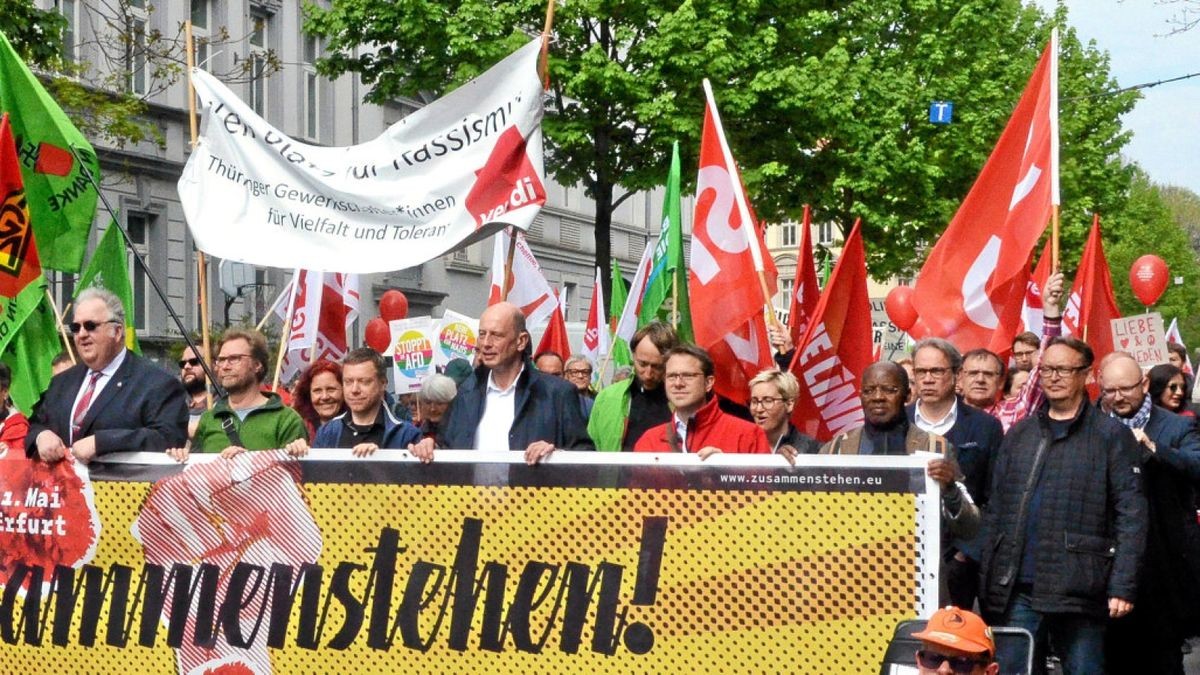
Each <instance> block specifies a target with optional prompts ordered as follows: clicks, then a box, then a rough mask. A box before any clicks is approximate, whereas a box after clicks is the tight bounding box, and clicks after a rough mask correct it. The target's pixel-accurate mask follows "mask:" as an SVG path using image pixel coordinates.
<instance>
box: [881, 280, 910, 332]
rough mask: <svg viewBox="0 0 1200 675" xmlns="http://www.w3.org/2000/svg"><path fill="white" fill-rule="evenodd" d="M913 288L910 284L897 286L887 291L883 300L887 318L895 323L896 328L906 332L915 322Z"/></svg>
mask: <svg viewBox="0 0 1200 675" xmlns="http://www.w3.org/2000/svg"><path fill="white" fill-rule="evenodd" d="M912 294H913V289H912V288H911V287H910V286H897V287H895V288H893V289H892V290H890V291H888V294H887V298H885V299H884V301H883V308H884V309H885V310H887V315H888V318H889V319H891V320H892V323H894V324H896V328H899V329H900V330H902V331H904V332H906V333H907V332H908V329H909V328H912V326H913V324H914V323H916V322H917V310H916V308H914V307H913V306H912Z"/></svg>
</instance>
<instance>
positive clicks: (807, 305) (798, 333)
mask: <svg viewBox="0 0 1200 675" xmlns="http://www.w3.org/2000/svg"><path fill="white" fill-rule="evenodd" d="M811 218H812V214H811V212H810V211H809V208H808V204H805V205H804V219H803V222H802V223H800V248H799V249H798V250H797V251H796V281H795V286H794V288H792V299H791V309H790V310H789V311H788V330H789V331H790V332H791V335H792V344H794V345H798V344H800V340H801V339H802V338H803V337H804V333H805V331H807V330H808V321H809V319H811V318H812V315H813V312H814V311H816V309H817V303H818V302H820V300H821V288H820V286H819V285H818V284H817V264H816V261H815V260H813V247H812V233H811V231H810V230H811Z"/></svg>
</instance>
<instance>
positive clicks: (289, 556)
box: [0, 450, 938, 675]
mask: <svg viewBox="0 0 1200 675" xmlns="http://www.w3.org/2000/svg"><path fill="white" fill-rule="evenodd" d="M381 453H382V454H381V455H380V456H378V457H375V458H372V459H371V460H361V459H359V460H356V459H353V458H352V457H351V456H350V454H349V452H348V451H338V450H314V451H313V453H312V457H314V459H308V460H304V461H301V462H296V461H295V460H291V459H288V458H287V457H285V456H284V455H283V454H282V453H278V452H266V453H248V454H247V455H243V456H241V457H239V458H237V459H235V460H232V461H230V460H222V459H219V458H212V459H210V460H209V461H206V462H205V463H203V464H199V465H196V466H190V467H188V468H187V469H186V470H180V469H179V468H178V467H174V466H169V465H165V464H142V463H140V462H152V461H159V458H158V457H151V456H137V457H133V458H131V459H132V462H133V463H127V462H125V461H117V462H112V463H109V464H96V465H93V467H92V469H93V471H92V475H91V477H90V482H91V484H92V487H93V490H94V493H95V503H96V507H97V510H98V512H99V514H100V519H101V521H102V522H103V534H102V535H101V536H100V537H99V541H98V544H97V546H96V548H95V551H94V555H93V556H91V557H90V558H89V559H87V560H84V561H78V560H74V561H64V562H63V563H59V564H55V563H54V562H53V561H50V560H47V559H45V558H44V557H30V558H29V559H28V560H24V559H19V560H12V561H10V565H9V566H8V567H7V568H6V569H5V572H4V574H5V576H4V578H3V580H4V581H5V582H6V585H5V588H4V590H3V593H2V594H0V659H2V660H3V663H5V664H6V667H7V668H8V669H10V670H11V671H12V672H59V673H77V672H80V673H81V672H145V673H171V672H181V673H269V672H277V673H293V672H296V673H299V672H306V673H307V672H322V673H326V672H329V673H333V672H347V673H350V672H430V673H445V672H533V673H539V672H541V673H559V672H566V671H572V672H580V671H590V672H597V673H622V674H623V675H624V674H627V673H629V672H668V671H684V670H692V669H694V667H695V665H696V664H698V663H703V664H705V666H706V667H710V668H713V669H720V668H724V669H726V670H736V671H738V672H775V671H777V670H778V669H779V667H780V663H788V664H789V665H788V668H789V669H792V670H797V671H800V672H828V671H829V670H831V669H832V670H835V671H841V672H867V671H870V670H873V669H874V668H877V664H878V662H879V659H880V658H881V656H882V654H883V650H884V647H885V646H886V643H887V640H888V637H889V636H890V634H891V632H892V629H893V627H894V626H895V624H896V623H897V622H899V621H900V620H902V619H905V618H911V617H914V616H917V615H920V614H927V613H928V612H931V611H932V610H933V609H934V605H935V603H936V588H937V580H936V568H937V555H936V552H937V550H938V537H937V532H938V527H937V524H938V520H937V519H938V515H937V514H938V511H937V498H936V491H935V490H930V489H929V483H928V481H927V479H926V478H925V476H924V468H923V465H922V462H921V460H915V459H912V458H907V457H902V458H834V457H813V458H806V459H805V460H804V462H803V463H802V464H801V465H800V466H797V467H795V468H792V467H787V466H785V465H784V466H774V465H763V464H761V462H764V461H766V462H770V461H772V460H773V459H777V458H767V459H766V460H764V459H762V458H748V457H733V456H729V457H721V458H717V459H718V461H719V462H724V464H706V465H701V464H700V463H699V462H695V461H694V458H692V457H676V456H649V457H637V458H632V459H630V458H612V457H610V456H600V455H605V453H586V454H584V453H579V454H576V453H559V455H560V456H554V457H552V458H551V462H550V463H549V464H546V465H541V466H535V467H529V466H526V465H525V464H524V463H523V461H522V458H521V457H520V455H519V453H513V456H512V457H510V456H509V454H508V453H480V452H451V451H447V452H440V453H439V454H438V455H437V457H436V458H435V461H434V462H433V463H432V464H430V465H422V464H419V463H417V462H414V461H412V460H410V459H408V458H406V457H405V456H404V453H401V452H399V451H381ZM206 459H208V458H206ZM472 460H482V461H472ZM615 460H622V462H616V461H615ZM866 460H875V461H873V462H872V461H866ZM630 461H632V462H636V463H633V464H630V463H627V462H630ZM801 654H802V655H803V658H802V659H797V658H796V657H797V655H801Z"/></svg>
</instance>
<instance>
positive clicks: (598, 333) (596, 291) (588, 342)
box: [583, 267, 609, 363]
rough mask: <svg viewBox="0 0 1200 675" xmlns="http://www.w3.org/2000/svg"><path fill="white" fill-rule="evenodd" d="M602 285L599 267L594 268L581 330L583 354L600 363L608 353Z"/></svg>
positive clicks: (593, 361)
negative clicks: (585, 319)
mask: <svg viewBox="0 0 1200 675" xmlns="http://www.w3.org/2000/svg"><path fill="white" fill-rule="evenodd" d="M604 307H605V304H604V287H603V286H602V285H601V284H600V268H599V267H597V268H596V285H595V286H593V287H592V304H591V306H589V307H588V318H587V326H586V327H585V328H584V331H583V354H584V356H586V357H588V358H589V359H591V360H592V363H600V361H601V360H602V359H603V358H604V355H605V354H607V353H608V344H609V335H608V321H607V320H606V319H605V318H604Z"/></svg>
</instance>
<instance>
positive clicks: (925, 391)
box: [906, 338, 1004, 607]
mask: <svg viewBox="0 0 1200 675" xmlns="http://www.w3.org/2000/svg"><path fill="white" fill-rule="evenodd" d="M963 362H964V359H963V357H962V355H961V354H959V352H958V349H957V348H956V347H955V346H954V345H953V344H951V343H950V342H948V341H946V340H943V339H941V338H926V339H924V340H921V341H920V342H918V343H917V344H916V346H915V347H914V348H913V376H914V377H915V378H916V383H917V401H916V402H915V403H913V404H912V405H910V406H908V407H907V408H906V412H907V414H908V420H909V422H911V423H913V424H915V425H916V426H917V428H919V429H921V430H923V431H927V432H929V433H932V434H938V435H940V436H943V437H944V438H945V439H946V440H947V441H949V443H950V444H951V445H953V446H954V448H955V450H956V451H957V457H958V466H959V468H960V470H961V471H962V474H963V479H962V482H963V485H964V486H965V487H966V488H967V492H968V493H969V494H970V495H971V499H972V500H974V502H975V504H976V505H977V506H978V507H979V508H980V509H983V508H985V507H986V506H987V500H988V492H989V488H988V482H989V479H990V477H991V468H992V462H993V461H994V458H995V455H996V449H997V448H999V447H1000V441H1001V440H1002V439H1003V438H1004V430H1003V428H1001V426H1000V421H999V420H997V419H996V418H995V417H992V416H991V415H989V414H987V413H986V412H983V411H982V410H979V409H978V408H975V407H973V406H970V405H967V404H966V402H964V401H963V399H962V397H960V396H957V395H956V394H955V384H956V383H957V381H958V379H959V375H960V372H961V371H962V367H963ZM979 545H980V541H979V538H978V537H971V538H969V539H964V538H959V537H956V538H954V539H951V540H949V541H944V542H943V546H942V559H943V562H944V563H945V567H944V568H943V570H942V572H943V574H942V577H943V578H942V581H943V582H944V584H945V591H946V593H945V595H946V596H947V597H945V598H943V600H947V601H948V602H949V604H952V605H954V606H956V607H974V606H975V597H976V596H977V595H978V593H979ZM943 604H945V603H943Z"/></svg>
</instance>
